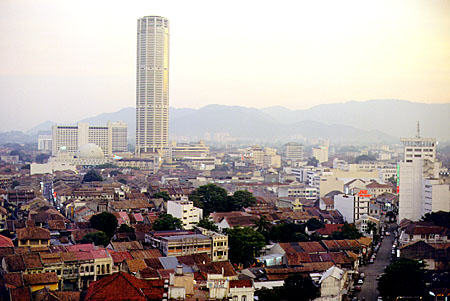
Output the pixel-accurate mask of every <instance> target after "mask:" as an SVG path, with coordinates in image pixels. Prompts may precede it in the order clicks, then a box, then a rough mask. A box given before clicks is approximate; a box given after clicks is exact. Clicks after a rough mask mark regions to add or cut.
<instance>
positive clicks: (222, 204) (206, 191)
mask: <svg viewBox="0 0 450 301" xmlns="http://www.w3.org/2000/svg"><path fill="white" fill-rule="evenodd" d="M189 200H191V201H193V202H194V206H196V207H198V208H202V209H203V215H205V216H209V214H210V213H211V212H227V211H230V206H229V202H228V196H227V191H226V190H225V189H223V188H222V187H219V186H217V185H215V184H207V185H203V186H200V187H198V188H197V189H195V190H194V191H193V192H192V193H191V194H190V195H189Z"/></svg>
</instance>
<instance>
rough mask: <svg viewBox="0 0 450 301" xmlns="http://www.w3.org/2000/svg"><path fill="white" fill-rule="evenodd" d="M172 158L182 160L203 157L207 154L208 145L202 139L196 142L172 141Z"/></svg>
mask: <svg viewBox="0 0 450 301" xmlns="http://www.w3.org/2000/svg"><path fill="white" fill-rule="evenodd" d="M170 150H171V154H172V160H183V159H184V158H205V157H208V156H209V146H207V145H205V143H204V142H203V141H200V142H198V143H176V142H172V145H171V147H170Z"/></svg>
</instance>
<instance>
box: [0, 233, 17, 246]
mask: <svg viewBox="0 0 450 301" xmlns="http://www.w3.org/2000/svg"><path fill="white" fill-rule="evenodd" d="M6 247H14V243H13V242H12V240H11V238H8V237H6V236H3V235H0V248H6Z"/></svg>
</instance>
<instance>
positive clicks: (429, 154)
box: [398, 124, 440, 222]
mask: <svg viewBox="0 0 450 301" xmlns="http://www.w3.org/2000/svg"><path fill="white" fill-rule="evenodd" d="M401 142H402V143H403V145H404V160H403V162H400V163H399V187H398V191H399V222H400V221H401V220H403V219H409V220H413V221H417V220H420V218H421V217H422V216H423V215H424V214H425V213H428V212H431V210H432V204H431V203H430V201H431V199H430V195H429V194H428V195H427V197H425V189H424V185H425V179H427V178H437V177H438V176H439V175H438V174H439V168H440V163H439V162H436V144H437V143H436V139H435V138H422V137H420V128H419V124H417V135H416V137H414V138H402V139H401ZM426 185H429V184H426ZM427 190H428V191H429V189H427Z"/></svg>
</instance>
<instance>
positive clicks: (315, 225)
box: [306, 218, 325, 231]
mask: <svg viewBox="0 0 450 301" xmlns="http://www.w3.org/2000/svg"><path fill="white" fill-rule="evenodd" d="M306 226H307V227H308V230H309V231H314V230H317V229H320V228H323V227H325V225H324V223H323V222H321V221H319V220H318V219H317V218H311V219H309V220H308V221H307V222H306Z"/></svg>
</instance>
